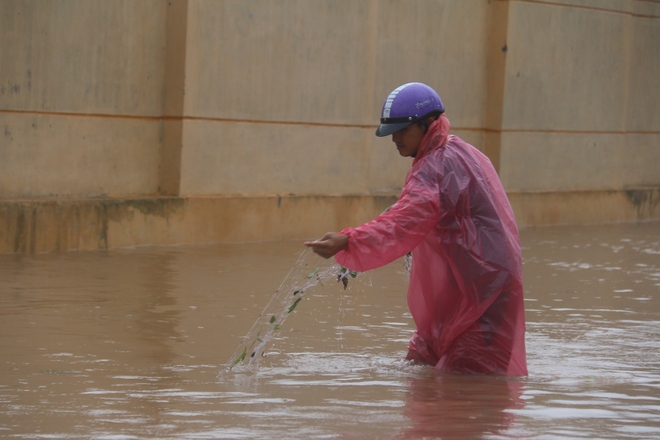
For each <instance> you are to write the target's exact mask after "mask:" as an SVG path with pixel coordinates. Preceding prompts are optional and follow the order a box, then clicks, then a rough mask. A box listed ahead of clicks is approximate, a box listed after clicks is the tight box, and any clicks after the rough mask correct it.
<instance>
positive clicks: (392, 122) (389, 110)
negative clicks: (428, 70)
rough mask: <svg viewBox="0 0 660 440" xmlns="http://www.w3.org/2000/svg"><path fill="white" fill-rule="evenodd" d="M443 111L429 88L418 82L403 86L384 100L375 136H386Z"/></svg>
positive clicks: (443, 108) (434, 92) (437, 97)
mask: <svg viewBox="0 0 660 440" xmlns="http://www.w3.org/2000/svg"><path fill="white" fill-rule="evenodd" d="M444 111H445V106H444V105H443V104H442V100H441V99H440V96H439V95H438V94H437V93H436V91H435V90H433V89H432V88H431V87H429V86H427V85H426V84H422V83H418V82H412V83H408V84H404V85H402V86H399V87H397V88H396V89H394V90H393V91H392V93H390V94H389V96H388V97H387V99H386V100H385V103H384V104H383V111H382V112H381V115H380V126H379V127H378V129H376V136H379V137H383V136H388V135H390V134H392V133H396V132H397V131H399V130H401V129H404V128H406V127H407V126H409V125H410V124H413V123H415V122H417V121H419V120H422V119H424V118H425V117H426V116H428V115H430V114H441V113H444Z"/></svg>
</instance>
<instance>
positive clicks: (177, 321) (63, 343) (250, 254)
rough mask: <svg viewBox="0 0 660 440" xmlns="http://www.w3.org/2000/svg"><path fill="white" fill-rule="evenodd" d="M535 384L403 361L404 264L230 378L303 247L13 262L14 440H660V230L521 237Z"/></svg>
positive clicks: (317, 305)
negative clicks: (228, 367)
mask: <svg viewBox="0 0 660 440" xmlns="http://www.w3.org/2000/svg"><path fill="white" fill-rule="evenodd" d="M522 243H523V250H524V274H525V289H526V303H525V304H526V318H527V351H528V366H529V371H530V375H529V377H528V378H526V379H511V378H488V377H464V376H450V375H441V374H437V373H436V372H435V371H434V370H433V369H431V368H426V367H419V366H417V367H413V366H410V365H407V364H406V363H405V362H403V361H402V358H403V356H404V355H405V353H406V343H407V340H408V338H409V337H410V335H411V333H412V331H413V329H414V326H413V323H412V320H411V317H410V314H409V312H408V309H407V306H406V301H405V289H406V284H407V280H406V276H405V270H404V266H403V263H402V262H401V261H398V262H395V263H392V264H391V265H389V266H387V267H385V268H381V269H379V270H376V271H372V272H368V273H365V274H360V275H359V276H358V278H356V279H355V280H351V281H350V282H349V287H348V289H347V290H343V289H342V287H341V285H340V284H337V283H326V284H325V285H324V286H321V287H319V288H318V289H315V290H314V291H313V292H310V293H309V294H308V295H307V296H306V297H305V298H304V301H301V303H300V304H299V305H298V307H297V308H296V310H295V311H294V312H293V313H291V314H290V316H288V318H287V320H286V321H285V322H284V324H283V326H282V328H281V330H280V331H279V332H278V333H277V335H276V337H275V338H274V339H273V341H272V346H271V347H270V348H269V350H268V356H267V357H266V358H264V360H263V362H262V363H261V365H260V366H259V368H258V369H256V370H255V371H253V372H251V373H250V372H239V373H235V374H229V375H227V374H220V375H219V373H220V372H221V370H222V369H223V367H224V366H225V364H226V363H227V362H228V361H229V358H230V356H231V355H232V353H233V352H234V350H235V349H236V348H237V346H238V344H239V343H240V341H241V337H242V336H244V335H245V334H246V332H248V330H249V329H250V327H251V325H252V324H253V323H254V321H255V319H256V318H257V316H258V315H259V313H260V312H261V311H262V310H263V308H264V306H265V305H266V303H268V301H269V299H270V298H271V297H272V296H273V295H274V292H275V290H276V289H277V288H278V286H279V285H280V283H281V282H282V280H283V278H284V277H285V276H286V275H287V273H288V271H289V270H290V269H291V267H292V265H293V264H294V263H295V262H296V259H297V258H298V257H299V255H300V253H301V252H302V249H303V248H302V245H301V243H300V242H269V243H250V244H240V245H209V246H194V247H193V246H172V247H147V248H137V249H128V250H112V251H104V252H67V253H52V254H42V255H31V256H30V255H3V256H0V274H1V277H0V437H1V438H18V439H43V438H48V439H53V438H54V439H57V438H67V439H70V438H73V439H76V438H80V439H88V438H95V439H152V438H184V439H208V438H224V439H261V438H271V439H292V438H296V439H308V438H309V439H311V438H359V439H407V438H443V439H454V438H455V439H480V438H483V439H502V438H542V439H552V438H590V439H592V438H607V439H609V438H612V439H614V438H616V439H619V438H634V439H640V438H658V437H660V338H659V336H660V223H646V224H640V225H610V226H592V227H552V228H538V229H526V230H523V231H522Z"/></svg>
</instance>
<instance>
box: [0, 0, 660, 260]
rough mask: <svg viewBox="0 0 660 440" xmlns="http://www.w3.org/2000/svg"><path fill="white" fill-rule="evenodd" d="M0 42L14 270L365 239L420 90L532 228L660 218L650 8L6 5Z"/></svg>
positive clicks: (656, 59)
mask: <svg viewBox="0 0 660 440" xmlns="http://www.w3.org/2000/svg"><path fill="white" fill-rule="evenodd" d="M0 33H1V34H0V35H1V36H2V42H3V43H4V44H3V50H2V51H0V73H1V74H0V126H1V127H2V128H3V132H2V133H0V234H1V235H0V252H23V251H26V252H27V251H35V252H36V251H48V250H54V249H94V248H107V247H118V246H130V245H135V244H163V243H200V242H213V241H244V240H263V239H281V238H306V237H313V236H316V235H319V234H322V233H323V232H325V231H326V230H336V229H339V228H342V227H344V226H347V225H355V224H357V223H359V222H362V221H365V220H368V219H369V218H371V217H372V216H373V215H375V214H377V213H378V212H380V210H381V209H382V208H383V207H385V206H387V204H388V203H391V202H392V201H393V200H394V199H395V197H396V195H397V194H398V191H399V190H400V188H401V184H402V182H403V178H404V176H405V173H406V171H407V169H408V167H409V165H410V162H409V160H407V159H402V158H400V157H399V156H398V153H397V152H396V150H395V149H394V148H393V147H392V144H391V142H390V140H389V139H380V138H376V137H375V136H374V135H373V131H374V129H375V125H376V124H377V120H378V114H379V110H380V107H381V105H382V101H383V99H384V98H385V97H386V96H387V94H388V93H389V92H390V91H391V90H392V89H393V88H395V87H397V86H398V85H400V84H402V83H404V82H409V81H422V82H426V83H428V84H429V85H431V86H433V87H434V88H436V90H438V92H439V93H440V94H441V96H442V98H443V101H444V103H445V106H446V107H447V114H448V116H449V118H450V120H451V121H452V127H453V130H452V131H453V132H454V133H455V134H457V135H459V136H461V137H463V138H464V139H466V140H468V141H469V142H472V143H473V144H474V145H476V146H477V147H478V148H480V149H482V150H483V151H484V152H486V154H488V155H489V157H491V160H492V161H493V162H494V164H495V165H496V167H498V169H499V172H500V176H501V178H502V181H503V183H504V185H505V187H506V189H507V191H508V192H509V196H510V199H511V202H512V204H513V206H514V209H515V211H516V215H517V218H518V221H519V223H520V224H521V225H522V226H525V225H537V224H554V223H569V222H571V223H586V222H594V223H597V222H609V221H636V220H640V219H652V218H660V190H658V188H660V172H659V171H660V170H659V166H658V163H660V148H658V146H659V144H660V142H659V141H660V86H659V85H658V81H657V78H659V77H660V3H659V2H657V1H651V0H538V1H536V0H435V1H433V0H417V1H410V0H315V1H309V0H279V1H272V0H168V1H165V0H140V1H134V0H113V1H112V2H109V1H106V0H0ZM347 196H350V197H347ZM293 207H295V212H294V211H291V210H290V209H292V208H293Z"/></svg>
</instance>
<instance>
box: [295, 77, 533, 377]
mask: <svg viewBox="0 0 660 440" xmlns="http://www.w3.org/2000/svg"><path fill="white" fill-rule="evenodd" d="M444 110H445V109H444V105H443V103H442V100H441V99H440V97H439V96H438V94H437V93H436V92H435V91H434V90H433V89H432V88H431V87H429V86H427V85H425V84H421V83H408V84H404V85H402V86H400V87H398V88H396V89H395V90H394V91H392V93H390V95H389V96H388V97H387V99H386V100H385V103H384V104H383V109H382V114H381V120H380V122H381V124H380V126H379V127H378V129H377V130H376V136H381V137H382V136H388V135H392V141H393V142H394V144H395V145H396V148H397V150H398V151H399V154H400V155H401V156H404V157H412V158H413V162H412V167H411V169H410V171H409V172H408V175H407V177H406V180H405V185H404V188H403V191H402V192H401V196H400V197H399V199H398V201H397V202H396V203H395V204H394V205H392V207H391V208H390V209H389V210H388V211H386V212H384V213H383V214H381V215H380V216H378V217H377V218H376V219H374V220H372V221H370V222H368V223H365V224H363V225H361V226H359V227H357V228H346V229H344V230H343V231H341V232H339V233H334V232H329V233H327V234H326V235H325V236H324V237H323V238H321V239H319V240H316V241H312V242H306V243H305V245H306V246H309V247H311V248H312V249H313V250H314V252H316V253H317V254H319V255H321V256H322V257H324V258H330V257H332V256H335V259H336V260H337V262H338V263H340V264H341V265H342V266H345V267H348V268H349V269H352V270H355V271H366V270H370V269H374V268H377V267H380V266H384V265H385V264H388V263H390V262H392V261H394V260H396V259H397V258H400V257H402V256H404V255H406V254H408V253H409V252H412V255H413V260H412V267H411V272H410V285H409V287H408V306H409V307H410V311H411V314H412V316H413V319H414V320H415V324H416V325H417V330H416V331H415V334H414V335H413V337H412V339H411V340H410V343H409V345H408V356H407V359H409V360H411V361H413V362H416V363H426V364H431V365H433V366H435V368H437V369H439V370H442V371H446V372H450V373H467V374H491V375H507V376H524V375H527V366H526V360H525V340H524V336H525V320H524V305H523V286H522V259H521V252H520V243H519V237H518V228H517V226H516V222H515V219H514V215H513V211H512V209H511V206H510V204H509V201H508V199H507V197H506V193H505V192H504V188H503V187H502V184H501V182H500V180H499V177H498V175H497V172H496V171H495V169H494V168H493V166H492V164H491V163H490V161H489V160H488V158H487V157H486V156H485V155H483V154H482V153H481V152H480V151H479V150H477V149H476V148H475V147H473V146H472V145H470V144H468V143H466V142H465V141H463V140H462V139H460V138H458V137H457V136H454V135H450V134H449V120H448V119H447V117H446V116H445V115H444Z"/></svg>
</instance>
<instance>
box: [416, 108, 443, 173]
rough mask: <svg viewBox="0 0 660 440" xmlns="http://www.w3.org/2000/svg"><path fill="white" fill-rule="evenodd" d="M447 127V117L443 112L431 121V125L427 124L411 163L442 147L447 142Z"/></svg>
mask: <svg viewBox="0 0 660 440" xmlns="http://www.w3.org/2000/svg"><path fill="white" fill-rule="evenodd" d="M449 128H450V123H449V119H448V118H447V116H445V115H444V114H442V115H440V117H439V118H438V119H437V120H435V121H433V122H432V123H431V125H429V129H428V131H427V132H426V135H425V136H424V138H423V139H422V144H421V145H420V146H419V149H418V150H417V154H416V155H415V158H414V159H413V163H412V164H413V165H415V164H416V163H417V162H419V161H420V160H421V159H422V158H423V157H425V156H428V155H429V154H431V152H433V151H435V150H437V149H438V148H442V147H444V146H445V144H446V143H447V138H448V137H449Z"/></svg>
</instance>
